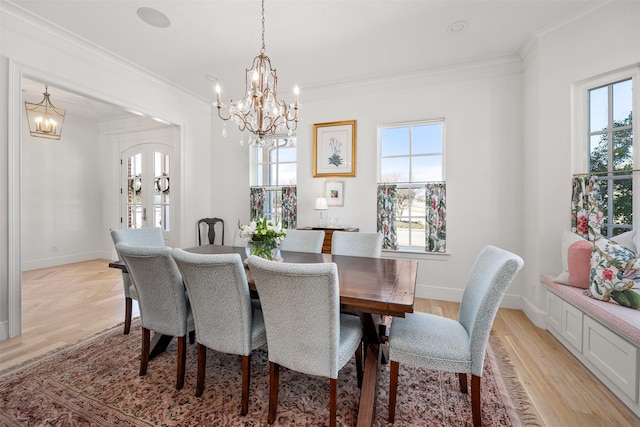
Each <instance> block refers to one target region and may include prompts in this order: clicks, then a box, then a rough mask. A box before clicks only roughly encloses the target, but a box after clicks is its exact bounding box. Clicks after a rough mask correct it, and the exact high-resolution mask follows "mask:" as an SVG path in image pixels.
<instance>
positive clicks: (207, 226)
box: [197, 218, 224, 246]
mask: <svg viewBox="0 0 640 427" xmlns="http://www.w3.org/2000/svg"><path fill="white" fill-rule="evenodd" d="M216 224H220V229H221V230H222V233H221V238H220V244H221V245H224V220H223V219H222V218H202V219H201V220H199V221H198V224H197V225H198V246H202V233H203V232H206V233H207V234H206V235H207V240H205V242H208V243H209V244H210V245H213V244H214V243H215V241H216ZM205 244H206V243H205Z"/></svg>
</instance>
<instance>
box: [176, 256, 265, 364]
mask: <svg viewBox="0 0 640 427" xmlns="http://www.w3.org/2000/svg"><path fill="white" fill-rule="evenodd" d="M172 253H173V258H174V259H175V261H176V264H177V265H178V268H179V269H180V272H181V273H182V278H183V279H184V284H185V286H186V287H187V291H188V293H189V301H191V310H192V312H193V320H194V322H195V326H196V339H197V340H198V342H199V343H200V344H202V345H204V346H206V347H208V348H211V349H213V350H216V351H220V352H223V353H231V354H239V355H243V356H247V355H249V354H250V353H251V350H252V344H251V342H252V337H251V325H252V322H253V313H252V307H251V298H250V296H249V285H248V283H247V275H246V274H245V271H244V265H243V264H242V259H241V257H240V255H239V254H236V253H233V254H217V255H214V254H194V253H190V252H186V251H184V250H182V249H177V248H174V249H173V252H172Z"/></svg>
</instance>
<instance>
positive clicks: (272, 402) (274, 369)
mask: <svg viewBox="0 0 640 427" xmlns="http://www.w3.org/2000/svg"><path fill="white" fill-rule="evenodd" d="M279 387H280V365H278V364H277V363H273V362H271V361H270V362H269V416H268V417H267V422H268V423H269V424H273V422H274V421H275V420H276V410H277V409H278V388H279Z"/></svg>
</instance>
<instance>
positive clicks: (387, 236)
mask: <svg viewBox="0 0 640 427" xmlns="http://www.w3.org/2000/svg"><path fill="white" fill-rule="evenodd" d="M397 209H398V189H397V186H396V185H389V184H379V185H378V232H379V233H382V236H383V240H382V248H383V249H393V250H397V249H398V235H397V233H396V210H397Z"/></svg>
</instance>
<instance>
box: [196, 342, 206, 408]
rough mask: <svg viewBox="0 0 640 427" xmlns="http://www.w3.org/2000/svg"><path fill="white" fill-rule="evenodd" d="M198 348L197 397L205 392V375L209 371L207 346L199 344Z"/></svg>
mask: <svg viewBox="0 0 640 427" xmlns="http://www.w3.org/2000/svg"><path fill="white" fill-rule="evenodd" d="M197 349H198V373H197V374H196V397H200V396H202V393H203V392H204V377H205V373H206V371H207V347H205V346H203V345H202V344H200V343H198V344H197Z"/></svg>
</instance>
